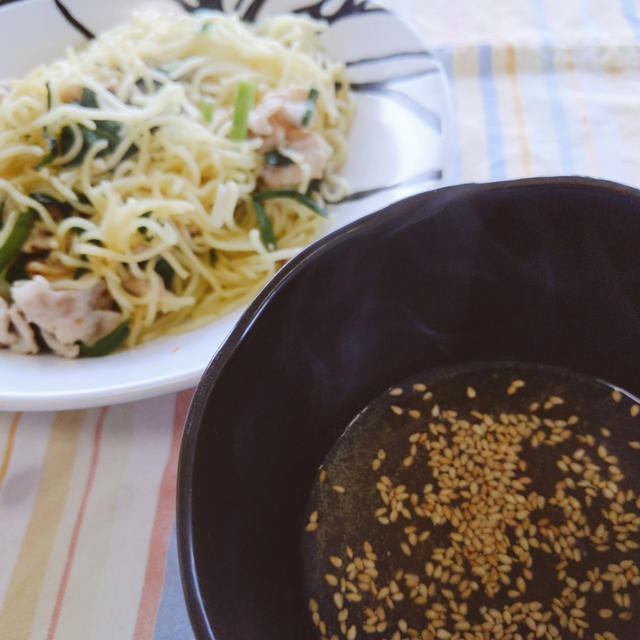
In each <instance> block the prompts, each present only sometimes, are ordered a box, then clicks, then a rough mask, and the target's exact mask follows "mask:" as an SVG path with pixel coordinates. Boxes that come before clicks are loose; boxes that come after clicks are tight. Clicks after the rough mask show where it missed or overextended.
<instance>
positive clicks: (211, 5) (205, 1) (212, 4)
mask: <svg viewBox="0 0 640 640" xmlns="http://www.w3.org/2000/svg"><path fill="white" fill-rule="evenodd" d="M175 1H176V2H177V3H178V4H179V5H180V6H181V7H182V8H183V9H184V10H185V11H188V12H189V13H193V12H194V11H198V10H200V9H212V10H214V11H224V3H223V0H200V1H199V2H198V6H196V7H194V6H193V3H188V2H185V1H184V0H175ZM241 4H242V0H238V2H237V3H236V10H237V8H238V6H239V5H241Z"/></svg>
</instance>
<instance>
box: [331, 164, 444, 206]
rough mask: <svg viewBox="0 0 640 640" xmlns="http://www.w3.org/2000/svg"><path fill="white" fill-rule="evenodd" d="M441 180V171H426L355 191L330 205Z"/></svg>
mask: <svg viewBox="0 0 640 640" xmlns="http://www.w3.org/2000/svg"><path fill="white" fill-rule="evenodd" d="M438 180H442V169H427V170H426V171H423V172H422V173H418V174H416V175H414V176H410V177H409V178H404V179H403V180H400V182H394V183H393V184H389V185H385V186H383V187H372V188H371V189H363V190H362V191H356V192H354V193H350V194H349V195H348V196H345V197H344V198H341V199H340V200H337V201H336V202H333V203H332V204H342V203H343V202H353V201H355V200H362V199H364V198H368V197H369V196H373V195H376V194H378V193H382V192H383V191H389V190H390V189H397V188H398V187H410V186H411V185H416V184H422V183H424V182H436V181H438Z"/></svg>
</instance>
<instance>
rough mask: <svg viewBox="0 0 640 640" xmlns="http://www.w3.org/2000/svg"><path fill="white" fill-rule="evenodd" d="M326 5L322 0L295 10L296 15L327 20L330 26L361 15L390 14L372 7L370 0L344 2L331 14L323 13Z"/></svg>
mask: <svg viewBox="0 0 640 640" xmlns="http://www.w3.org/2000/svg"><path fill="white" fill-rule="evenodd" d="M325 4H326V0H320V1H319V2H316V3H315V4H310V5H308V6H306V7H300V8H299V9H295V10H294V13H306V14H307V15H309V16H311V17H312V18H318V19H321V20H326V21H327V22H328V23H329V24H331V23H333V22H336V21H337V20H341V19H342V18H346V17H348V16H353V15H356V14H361V13H388V11H387V10H386V9H383V8H382V7H378V6H375V5H371V4H370V3H369V2H368V0H344V2H343V4H342V5H341V6H340V7H339V8H338V9H336V10H335V11H334V12H333V13H330V14H326V13H323V12H322V8H323V6H324V5H325Z"/></svg>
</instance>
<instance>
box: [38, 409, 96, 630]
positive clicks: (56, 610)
mask: <svg viewBox="0 0 640 640" xmlns="http://www.w3.org/2000/svg"><path fill="white" fill-rule="evenodd" d="M106 413H107V409H106V408H103V409H102V410H101V411H100V413H99V414H98V419H97V420H96V426H95V429H94V432H93V447H92V450H91V462H90V464H89V472H88V474H87V481H86V483H85V486H84V491H83V493H82V499H81V501H80V507H79V509H78V513H77V515H76V519H75V522H74V523H73V531H72V533H71V541H70V543H69V550H68V551H67V558H66V560H65V563H64V570H63V572H62V578H61V579H60V586H59V587H58V593H57V595H56V603H55V605H54V607H53V614H52V615H51V623H50V625H49V631H48V633H47V640H52V638H53V637H54V636H55V633H56V628H57V626H58V620H59V618H60V610H61V609H62V602H63V600H64V594H65V591H66V590H67V583H68V581H69V573H70V572H71V565H72V564H73V558H74V556H75V552H76V546H77V544H78V534H79V533H80V527H81V526H82V520H83V518H84V512H85V509H86V508H87V500H88V498H89V494H90V493H91V487H92V486H93V479H94V477H95V475H96V467H97V466H98V455H99V453H100V439H101V436H102V425H103V423H104V416H105V414H106Z"/></svg>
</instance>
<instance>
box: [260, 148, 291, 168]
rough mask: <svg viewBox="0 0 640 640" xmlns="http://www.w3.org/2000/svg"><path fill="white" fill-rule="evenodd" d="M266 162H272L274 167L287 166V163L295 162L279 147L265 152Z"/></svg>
mask: <svg viewBox="0 0 640 640" xmlns="http://www.w3.org/2000/svg"><path fill="white" fill-rule="evenodd" d="M264 162H265V164H270V165H271V166H272V167H286V166H287V165H290V164H293V160H292V159H291V158H289V157H287V156H285V155H283V154H282V153H280V152H279V151H278V150H277V149H271V151H267V152H266V153H265V154H264Z"/></svg>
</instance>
